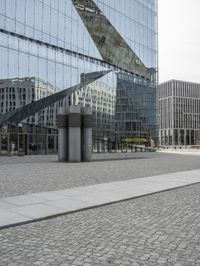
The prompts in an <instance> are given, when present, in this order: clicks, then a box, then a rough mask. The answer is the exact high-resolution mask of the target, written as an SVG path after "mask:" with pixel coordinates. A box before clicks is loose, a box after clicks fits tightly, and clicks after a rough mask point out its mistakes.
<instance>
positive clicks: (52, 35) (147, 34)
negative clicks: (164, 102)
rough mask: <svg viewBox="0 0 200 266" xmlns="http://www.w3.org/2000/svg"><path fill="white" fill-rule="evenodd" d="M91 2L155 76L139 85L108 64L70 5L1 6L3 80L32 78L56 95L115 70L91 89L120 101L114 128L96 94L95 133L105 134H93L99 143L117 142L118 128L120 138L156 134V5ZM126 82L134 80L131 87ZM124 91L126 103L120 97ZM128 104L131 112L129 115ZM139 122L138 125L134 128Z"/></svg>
mask: <svg viewBox="0 0 200 266" xmlns="http://www.w3.org/2000/svg"><path fill="white" fill-rule="evenodd" d="M88 2H91V1H88ZM93 2H94V3H95V4H96V5H97V6H98V8H99V9H100V10H101V11H102V13H103V14H104V16H105V17H106V18H107V19H108V20H109V21H110V23H111V24H112V26H113V27H114V28H115V29H116V30H117V31H118V33H119V34H120V35H121V36H122V38H123V39H124V40H125V41H126V42H127V44H128V45H129V46H130V48H131V49H132V50H133V51H134V53H135V54H136V55H137V56H138V57H139V59H140V60H141V61H142V63H143V64H144V65H145V67H146V68H147V70H148V71H149V73H151V79H150V80H147V79H145V78H140V77H138V79H137V78H135V76H136V75H134V73H128V72H127V71H123V69H117V66H112V64H110V65H109V62H105V61H104V58H103V57H102V55H101V54H100V52H99V50H98V48H97V46H96V45H95V42H94V40H93V39H92V37H91V34H90V32H88V30H87V28H86V27H85V25H84V22H83V20H82V19H81V17H80V15H79V14H78V12H77V10H76V8H75V6H74V3H73V1H71V0H59V1H58V0H1V4H0V57H1V65H0V80H5V79H8V80H10V79H13V78H25V77H34V78H36V79H40V80H43V81H44V82H46V84H47V87H48V84H51V87H52V86H53V87H54V88H55V89H56V90H63V89H66V88H68V87H71V86H73V85H75V84H77V83H79V82H80V80H81V74H83V73H89V72H94V71H101V70H108V69H111V72H110V73H109V74H108V75H106V76H105V77H103V78H102V79H101V80H99V82H98V83H94V84H93V88H94V90H96V92H95V93H96V94H98V92H99V91H101V86H99V84H103V85H102V86H103V87H104V88H105V86H106V87H107V88H108V87H109V88H113V90H114V91H115V93H114V94H115V95H116V97H117V99H116V98H115V97H113V98H112V99H113V102H114V103H115V102H116V110H117V112H116V123H114V115H115V112H114V114H112V119H110V114H109V113H108V114H107V116H108V117H109V119H108V120H106V119H105V117H107V116H106V115H105V114H102V112H104V111H105V110H104V109H103V107H102V106H103V102H101V98H98V99H99V100H98V102H97V101H96V102H95V93H94V94H92V95H91V96H90V97H93V98H94V101H93V115H94V117H96V120H95V119H94V121H96V122H95V123H96V124H95V127H96V128H97V127H98V128H100V129H101V130H96V131H95V132H96V133H95V134H97V135H98V136H97V137H110V138H114V133H113V132H114V130H115V132H116V127H117V130H118V133H119V135H120V134H122V133H123V135H127V136H132V135H135V134H137V135H142V134H143V135H148V134H153V132H154V134H155V119H154V118H155V100H156V98H155V91H156V89H155V88H156V83H157V3H156V1H155V0H125V1H121V0H109V1H107V0H95V1H93ZM93 23H95V18H94V21H93ZM119 46H120V43H119ZM115 49H116V48H115ZM116 50H117V49H116ZM127 77H130V80H129V81H128V82H127ZM97 84H98V85H97ZM30 86H31V85H30ZM36 89H37V86H36ZM122 91H123V92H124V94H125V95H126V99H124V96H123V97H121V94H122ZM81 93H84V90H83V91H82V92H81ZM99 93H100V92H99ZM108 94H109V93H108ZM79 96H80V95H79V94H78V93H75V94H74V95H71V96H70V97H68V99H67V100H65V103H67V104H80V102H81V101H79V100H78V99H79ZM112 96H113V93H112ZM114 98H115V99H114ZM128 99H130V101H129V102H128V106H129V107H128V109H127V110H125V105H124V103H125V102H126V103H127V100H128ZM8 100H9V99H8ZM113 102H112V106H113ZM150 106H151V107H150ZM7 111H10V110H7ZM106 112H107V109H106ZM97 117H98V119H97ZM136 117H137V118H136ZM54 119H55V118H54ZM137 119H138V121H140V122H135V121H136V120H137ZM54 122H55V121H54ZM129 122H130V123H132V124H131V125H130V124H128V123H129ZM134 123H136V124H134ZM122 125H123V126H122ZM139 125H140V126H139ZM104 128H105V129H106V130H105V131H104V130H103V129H104ZM153 130H154V131H153Z"/></svg>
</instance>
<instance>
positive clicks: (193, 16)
mask: <svg viewBox="0 0 200 266" xmlns="http://www.w3.org/2000/svg"><path fill="white" fill-rule="evenodd" d="M158 28H159V32H158V33H159V38H158V40H159V82H163V81H166V80H170V79H180V80H186V81H194V82H199V83H200V0H158Z"/></svg>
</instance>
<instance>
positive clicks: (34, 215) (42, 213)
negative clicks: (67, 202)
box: [9, 203, 65, 220]
mask: <svg viewBox="0 0 200 266" xmlns="http://www.w3.org/2000/svg"><path fill="white" fill-rule="evenodd" d="M9 211H12V212H13V213H16V214H18V215H23V216H27V217H30V218H31V219H40V218H42V217H48V216H52V215H55V214H59V213H63V212H64V211H65V210H64V209H61V208H58V207H54V206H48V205H46V204H41V203H38V204H31V205H26V206H22V207H17V208H14V209H10V210H9ZM31 219H30V220H31Z"/></svg>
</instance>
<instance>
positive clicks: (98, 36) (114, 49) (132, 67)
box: [72, 0, 151, 79]
mask: <svg viewBox="0 0 200 266" xmlns="http://www.w3.org/2000/svg"><path fill="white" fill-rule="evenodd" d="M72 2H73V4H74V6H75V8H76V10H77V12H78V14H79V15H80V17H81V19H82V21H83V23H84V24H85V26H86V28H87V30H88V32H89V33H90V35H91V37H92V39H93V41H94V43H95V45H96V46H97V48H98V50H99V52H100V54H101V56H102V58H103V59H104V60H105V61H106V62H108V63H111V64H114V65H117V66H119V67H120V68H123V69H125V70H127V71H129V72H132V73H134V74H137V75H140V76H143V77H146V78H148V79H150V78H151V74H150V72H149V70H148V69H147V68H146V67H145V65H144V64H143V63H142V62H141V60H140V59H139V57H138V56H137V55H136V54H135V53H134V52H133V50H132V49H131V48H130V46H129V45H128V44H127V42H126V41H125V40H124V39H123V37H122V36H121V35H120V33H119V32H118V31H117V30H116V29H115V28H114V27H113V25H112V24H111V23H110V22H109V20H108V19H107V18H106V17H105V16H104V14H103V13H102V12H101V10H100V9H99V8H98V6H97V5H96V4H95V3H94V2H93V1H92V0H72Z"/></svg>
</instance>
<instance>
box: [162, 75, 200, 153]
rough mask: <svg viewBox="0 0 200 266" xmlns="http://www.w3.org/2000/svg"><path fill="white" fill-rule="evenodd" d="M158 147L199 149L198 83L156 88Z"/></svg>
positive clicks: (199, 90) (199, 111) (175, 84)
mask: <svg viewBox="0 0 200 266" xmlns="http://www.w3.org/2000/svg"><path fill="white" fill-rule="evenodd" d="M158 98H159V124H160V130H159V138H160V145H161V146H164V147H165V146H166V147H167V146H171V147H180V148H182V147H185V146H186V147H191V146H200V84H198V83H192V82H186V81H179V80H170V81H167V82H164V83H162V84H160V85H159V87H158Z"/></svg>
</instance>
